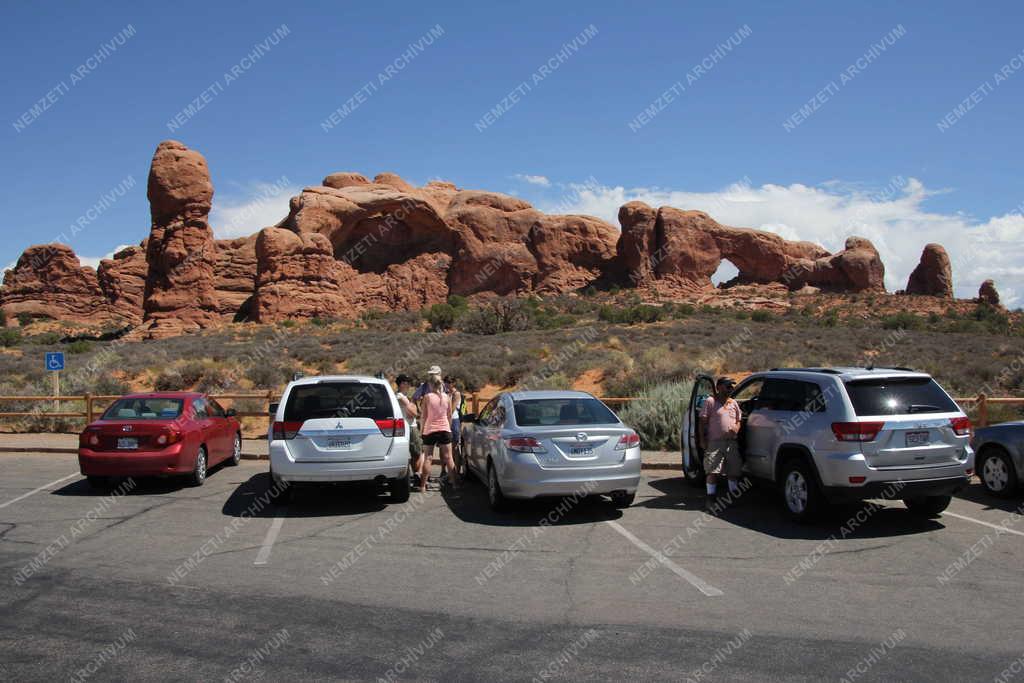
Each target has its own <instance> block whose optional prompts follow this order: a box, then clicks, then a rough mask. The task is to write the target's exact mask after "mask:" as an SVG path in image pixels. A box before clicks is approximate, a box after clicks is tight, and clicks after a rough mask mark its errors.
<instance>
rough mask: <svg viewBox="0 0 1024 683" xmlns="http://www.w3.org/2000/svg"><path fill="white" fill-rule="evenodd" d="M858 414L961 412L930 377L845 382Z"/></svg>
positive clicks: (884, 378) (882, 378) (885, 378)
mask: <svg viewBox="0 0 1024 683" xmlns="http://www.w3.org/2000/svg"><path fill="white" fill-rule="evenodd" d="M846 391H847V393H848V394H849V395H850V401H851V402H852V403H853V410H854V412H856V413H857V414H858V415H911V414H916V413H952V412H957V411H959V410H960V408H959V407H957V405H956V403H954V402H953V400H952V399H950V398H949V396H947V395H946V392H944V391H943V390H942V388H941V387H939V385H938V384H936V383H935V380H933V379H932V378H931V377H880V378H877V379H859V380H851V381H849V382H846Z"/></svg>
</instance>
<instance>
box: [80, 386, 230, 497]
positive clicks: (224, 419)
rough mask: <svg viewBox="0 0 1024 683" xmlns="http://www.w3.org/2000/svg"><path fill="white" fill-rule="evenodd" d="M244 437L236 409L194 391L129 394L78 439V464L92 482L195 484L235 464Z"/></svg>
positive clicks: (199, 483) (116, 402)
mask: <svg viewBox="0 0 1024 683" xmlns="http://www.w3.org/2000/svg"><path fill="white" fill-rule="evenodd" d="M241 456H242V435H241V427H240V426H239V424H238V419H237V418H236V417H235V411H234V410H224V409H223V408H222V407H221V406H220V404H218V403H217V402H216V401H214V400H213V399H211V398H210V397H209V396H206V395H204V394H198V393H191V392H161V393H152V394H131V395H128V396H124V397H122V398H119V399H117V400H116V401H114V403H113V405H111V406H110V407H109V408H107V410H106V412H104V413H103V416H102V417H100V419H98V420H96V421H95V422H93V423H92V424H90V425H89V426H87V427H86V428H85V430H84V431H83V432H82V434H81V436H80V437H79V440H78V464H79V466H80V467H81V469H82V474H84V475H85V476H86V477H87V478H88V480H89V483H90V484H92V485H94V486H96V487H104V486H106V485H108V483H109V481H110V478H111V477H161V476H170V475H187V476H188V478H189V480H190V481H191V483H192V484H193V485H194V486H201V485H202V484H203V482H204V481H205V480H206V473H207V470H208V469H209V468H211V467H213V466H214V465H216V464H218V463H220V462H224V461H227V463H228V464H231V465H237V464H238V461H239V459H240V458H241Z"/></svg>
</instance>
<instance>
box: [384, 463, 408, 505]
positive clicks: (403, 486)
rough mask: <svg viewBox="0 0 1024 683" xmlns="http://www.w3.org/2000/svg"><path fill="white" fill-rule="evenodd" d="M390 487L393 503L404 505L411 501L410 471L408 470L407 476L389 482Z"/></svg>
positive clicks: (406, 471)
mask: <svg viewBox="0 0 1024 683" xmlns="http://www.w3.org/2000/svg"><path fill="white" fill-rule="evenodd" d="M388 486H389V487H390V489H391V502H392V503H404V502H406V501H407V500H409V470H408V468H406V470H405V474H403V475H402V476H400V477H395V478H394V479H389V480H388Z"/></svg>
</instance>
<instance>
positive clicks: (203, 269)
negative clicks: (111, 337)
mask: <svg viewBox="0 0 1024 683" xmlns="http://www.w3.org/2000/svg"><path fill="white" fill-rule="evenodd" d="M146 196H147V197H148V198H149V205H150V214H151V217H152V227H151V229H150V234H149V242H148V245H147V249H146V262H147V264H148V276H147V280H146V290H145V301H144V303H143V311H144V322H145V325H146V328H147V329H146V332H145V334H146V336H147V337H161V336H171V335H175V334H180V333H182V332H187V331H192V330H196V329H199V328H203V327H209V326H211V325H214V324H215V323H217V322H218V321H219V315H218V305H217V293H216V287H215V270H216V264H217V246H216V244H215V243H214V239H213V232H212V231H211V230H210V226H209V224H208V223H207V219H208V217H209V214H210V203H211V201H212V200H213V185H212V184H211V182H210V172H209V169H208V168H207V166H206V159H204V158H203V155H202V154H200V153H199V152H196V151H195V150H191V149H189V148H187V147H186V146H185V145H183V144H181V143H180V142H177V141H174V140H167V141H165V142H161V143H160V145H159V146H158V147H157V149H156V153H155V154H154V155H153V163H152V165H151V167H150V171H149V187H148V189H147V192H146Z"/></svg>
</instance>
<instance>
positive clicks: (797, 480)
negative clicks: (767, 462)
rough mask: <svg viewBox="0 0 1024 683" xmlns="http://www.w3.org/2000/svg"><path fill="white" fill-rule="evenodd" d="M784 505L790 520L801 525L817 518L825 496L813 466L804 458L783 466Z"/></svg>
mask: <svg viewBox="0 0 1024 683" xmlns="http://www.w3.org/2000/svg"><path fill="white" fill-rule="evenodd" d="M780 474H781V476H780V478H779V481H780V482H781V483H782V504H783V505H784V506H785V508H786V512H787V513H788V514H789V516H790V518H791V519H792V520H793V521H795V522H799V523H801V524H804V523H807V522H810V521H812V520H814V519H815V518H817V516H818V515H819V513H820V512H821V509H822V507H823V505H824V496H823V495H822V492H821V489H820V488H819V487H818V479H817V477H816V476H815V473H814V471H813V470H812V468H811V466H810V465H808V464H807V461H806V460H804V459H803V458H790V459H789V460H787V461H786V462H785V463H783V465H782V471H781V472H780Z"/></svg>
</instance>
